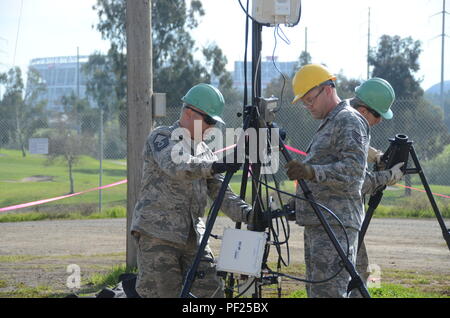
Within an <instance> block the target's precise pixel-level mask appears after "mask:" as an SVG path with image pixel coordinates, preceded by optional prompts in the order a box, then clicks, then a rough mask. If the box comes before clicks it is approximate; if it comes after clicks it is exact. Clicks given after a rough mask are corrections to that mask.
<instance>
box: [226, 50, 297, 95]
mask: <svg viewBox="0 0 450 318" xmlns="http://www.w3.org/2000/svg"><path fill="white" fill-rule="evenodd" d="M274 63H275V64H276V66H277V67H275V65H274ZM297 64H298V62H296V61H294V62H277V57H274V59H273V60H272V56H267V57H266V60H265V61H262V62H261V88H262V89H263V90H264V89H265V88H266V86H267V85H268V84H269V83H270V82H271V81H272V80H273V79H275V78H278V77H280V76H281V74H280V72H282V73H283V74H284V75H286V76H292V75H293V74H294V72H295V70H296V67H297ZM277 68H278V70H277ZM251 85H252V62H251V61H247V87H248V89H249V90H250V89H251ZM233 86H234V87H235V88H237V89H238V90H240V91H243V90H244V62H243V61H235V62H234V72H233Z"/></svg>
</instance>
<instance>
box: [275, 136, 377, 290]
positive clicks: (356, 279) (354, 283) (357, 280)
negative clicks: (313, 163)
mask: <svg viewBox="0 0 450 318" xmlns="http://www.w3.org/2000/svg"><path fill="white" fill-rule="evenodd" d="M279 146H280V151H281V153H282V154H283V156H284V158H285V159H286V161H287V162H289V161H291V160H292V157H291V155H290V154H289V152H288V151H287V149H286V147H285V145H284V142H283V140H282V139H281V138H280V140H279ZM298 184H299V186H300V188H301V189H302V191H303V194H304V195H305V198H306V199H308V201H309V202H310V204H311V208H312V209H313V211H314V213H315V215H316V216H317V218H318V219H319V221H320V224H321V225H322V227H323V228H324V230H325V232H326V233H327V235H328V237H329V238H330V240H331V243H332V244H333V246H334V248H335V249H336V251H337V253H338V254H339V257H340V258H341V260H342V263H343V264H344V267H345V269H346V270H347V271H348V272H349V274H350V276H351V281H350V284H349V288H350V289H349V290H348V291H349V292H350V290H352V289H353V288H358V289H359V291H360V292H361V295H362V296H363V297H364V298H370V294H369V291H368V290H367V288H366V286H365V285H364V283H363V281H362V279H361V277H360V276H359V274H358V273H357V272H356V269H355V265H353V264H352V262H350V260H349V259H348V258H347V255H345V253H344V250H343V249H342V246H341V244H339V241H338V240H337V239H336V235H335V234H334V232H333V230H332V229H331V227H330V224H329V223H328V221H327V220H326V219H325V217H324V215H323V213H322V211H321V210H320V209H319V208H318V206H317V205H316V204H315V200H314V197H313V195H312V193H311V191H310V190H309V188H308V186H307V185H306V183H305V181H304V180H298Z"/></svg>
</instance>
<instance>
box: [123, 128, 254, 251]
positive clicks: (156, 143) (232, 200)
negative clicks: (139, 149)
mask: <svg viewBox="0 0 450 318" xmlns="http://www.w3.org/2000/svg"><path fill="white" fill-rule="evenodd" d="M175 130H176V131H175ZM182 131H184V129H183V128H181V127H180V126H179V122H176V123H175V124H174V125H173V126H161V127H158V128H156V129H155V130H153V131H152V132H151V133H150V135H149V137H148V138H147V141H146V144H145V147H144V165H143V176H142V181H141V190H140V193H139V197H138V200H137V202H136V205H135V209H134V214H133V220H132V224H131V232H132V233H133V232H139V233H142V234H145V235H150V236H154V237H157V238H159V239H162V240H166V241H170V242H175V243H181V244H185V243H186V241H187V239H188V235H189V231H190V228H191V227H194V230H195V231H196V233H197V239H198V241H200V240H201V237H202V235H203V233H204V228H205V224H204V222H203V221H202V219H201V218H202V217H203V215H204V211H205V207H206V203H207V196H209V197H210V198H211V199H212V200H214V199H215V198H216V197H217V194H218V192H219V189H220V187H221V185H222V181H223V176H222V175H220V174H215V175H212V174H211V166H212V163H213V162H214V161H216V160H217V157H216V155H215V154H214V153H213V152H212V151H211V149H209V148H208V146H207V145H206V144H205V143H204V142H200V143H194V142H193V141H192V140H191V139H190V138H189V137H187V138H182V137H179V136H182V135H183V133H182ZM172 132H174V134H173V135H172ZM191 142H192V145H191ZM177 154H182V155H183V156H184V157H182V159H183V160H173V156H174V155H175V157H176V155H177ZM176 158H180V157H176ZM247 207H248V205H247V203H246V202H244V201H242V200H241V199H240V198H239V197H238V196H237V195H235V194H234V193H233V192H232V191H231V190H230V188H229V187H228V189H227V192H226V194H225V198H224V200H223V202H222V206H221V210H222V211H223V212H225V214H227V215H228V216H229V217H230V218H231V219H232V220H233V221H235V222H242V221H244V220H243V212H242V209H244V208H247Z"/></svg>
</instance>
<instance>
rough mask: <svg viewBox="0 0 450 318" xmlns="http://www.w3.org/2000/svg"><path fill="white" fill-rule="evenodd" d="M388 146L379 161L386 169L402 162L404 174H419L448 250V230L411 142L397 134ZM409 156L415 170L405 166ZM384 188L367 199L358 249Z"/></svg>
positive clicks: (406, 137) (404, 136) (449, 244)
mask: <svg viewBox="0 0 450 318" xmlns="http://www.w3.org/2000/svg"><path fill="white" fill-rule="evenodd" d="M389 141H390V143H391V144H390V146H389V148H388V149H387V150H386V152H385V153H384V155H383V156H382V158H381V160H382V161H383V162H384V163H386V167H387V169H390V168H392V167H393V166H394V165H395V164H397V163H399V162H404V163H405V165H404V166H403V167H402V169H404V170H403V171H404V172H405V174H416V173H417V174H419V176H420V180H421V181H422V185H423V186H424V188H425V192H426V193H427V196H428V200H430V204H431V206H432V208H433V211H434V214H435V216H436V218H437V220H438V222H439V226H440V227H441V230H442V235H443V236H444V240H445V242H446V243H447V247H448V248H449V250H450V230H449V229H448V228H447V227H446V225H445V222H444V219H443V217H442V214H441V212H440V211H439V207H438V206H437V204H436V201H435V200H434V197H433V193H432V192H431V189H430V186H429V185H428V181H427V179H426V177H425V174H424V173H423V170H422V167H421V166H420V162H419V159H418V158H417V154H416V151H415V150H414V147H413V145H412V143H413V142H412V141H409V140H408V136H406V135H402V134H398V135H396V136H395V138H391V139H389ZM409 155H411V159H412V160H413V162H414V165H415V168H409V169H408V168H407V167H406V165H407V163H408V157H409ZM385 188H386V186H384V187H383V188H382V189H380V190H379V191H377V192H376V193H375V194H374V195H372V196H371V197H370V199H369V203H368V206H369V208H368V209H367V212H366V216H365V218H364V221H363V224H362V226H361V231H360V234H359V239H358V249H359V248H360V247H361V244H362V242H363V240H364V236H365V234H366V232H367V228H368V227H369V224H370V221H371V219H372V216H373V214H374V212H375V210H376V208H377V207H378V205H379V204H380V201H381V199H382V197H383V191H384V189H385Z"/></svg>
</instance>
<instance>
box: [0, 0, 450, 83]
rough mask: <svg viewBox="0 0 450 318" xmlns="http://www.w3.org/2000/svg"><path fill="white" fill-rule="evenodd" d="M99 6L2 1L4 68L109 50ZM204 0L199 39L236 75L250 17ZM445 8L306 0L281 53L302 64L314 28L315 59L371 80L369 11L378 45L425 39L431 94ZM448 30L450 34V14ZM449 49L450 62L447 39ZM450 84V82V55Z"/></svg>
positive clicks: (417, 1) (413, 2) (403, 0)
mask: <svg viewBox="0 0 450 318" xmlns="http://www.w3.org/2000/svg"><path fill="white" fill-rule="evenodd" d="M242 2H243V3H245V2H246V1H245V0H242ZM448 2H449V1H447V11H450V4H449V3H448ZM94 3H95V0H0V63H1V64H0V71H5V70H7V69H9V68H10V67H11V66H12V65H13V64H15V65H19V66H20V67H21V68H22V69H23V70H25V69H26V67H27V66H28V64H29V62H30V60H31V59H33V58H39V57H52V56H70V55H72V56H74V55H76V53H77V47H79V50H80V54H81V55H89V54H91V53H93V52H94V51H100V52H106V51H107V49H108V47H109V44H108V43H107V42H106V41H104V40H102V39H101V36H100V34H99V33H98V32H97V31H96V30H95V29H92V25H94V24H96V23H97V15H96V12H94V11H93V10H92V5H93V4H94ZM202 3H203V6H204V9H205V12H206V15H205V16H204V17H202V18H201V23H200V26H199V28H198V30H196V31H195V32H193V36H194V37H195V39H196V41H197V44H198V46H199V47H201V46H203V45H207V44H208V43H210V42H216V43H217V44H218V45H219V46H220V47H221V48H222V50H223V51H224V53H225V55H226V56H227V59H228V69H229V70H230V71H232V70H233V68H234V61H235V60H243V56H244V26H245V16H244V13H243V12H242V10H241V8H240V6H239V3H238V1H237V0H202ZM22 4H23V7H22V10H21V6H22ZM442 4H443V1H442V0H409V1H408V0H342V1H336V0H303V1H302V6H303V10H302V18H301V20H300V23H299V24H298V25H297V26H295V27H293V28H288V27H283V30H284V32H285V34H286V36H287V38H288V39H289V42H290V44H289V45H288V44H286V43H285V42H283V41H282V40H280V39H279V38H278V40H277V49H276V51H275V55H276V56H278V59H279V60H280V61H292V60H297V59H298V57H299V55H300V53H301V51H302V50H304V48H305V28H307V30H308V43H307V45H308V51H309V53H310V54H311V56H312V58H313V62H317V63H325V64H327V65H328V67H329V68H330V70H331V71H332V72H335V73H337V72H340V71H342V72H343V74H344V75H346V76H347V77H351V78H360V79H365V78H366V58H367V40H368V37H367V34H368V8H369V7H370V12H371V24H370V26H371V41H370V44H371V46H372V47H376V45H377V42H378V39H379V37H380V36H381V35H383V34H389V35H400V36H401V37H407V36H411V37H412V38H413V39H414V40H420V41H421V42H422V49H423V52H422V54H421V57H420V64H421V70H420V72H419V73H418V74H417V77H419V78H423V82H422V86H423V88H424V89H427V88H429V87H430V86H431V85H433V84H435V83H438V82H439V81H440V68H441V38H440V37H439V35H440V34H441V33H442V15H441V14H440V12H441V11H442ZM21 11H22V14H21V15H20V12H21ZM19 20H20V23H19ZM445 32H446V34H448V35H450V15H447V19H446V30H445ZM16 40H17V41H16ZM273 49H274V35H273V28H267V27H264V31H263V54H262V55H263V57H265V56H271V55H272V52H273ZM446 52H447V53H446V56H447V57H450V41H449V40H448V39H447V40H446ZM445 79H446V80H450V59H448V58H447V61H446V66H445Z"/></svg>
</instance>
